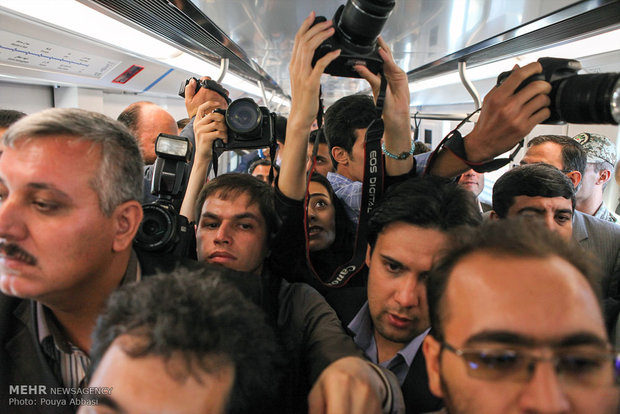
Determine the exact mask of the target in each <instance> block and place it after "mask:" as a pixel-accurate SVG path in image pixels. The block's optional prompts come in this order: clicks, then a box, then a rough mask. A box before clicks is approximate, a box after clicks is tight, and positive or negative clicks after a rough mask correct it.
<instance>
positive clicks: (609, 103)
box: [497, 57, 620, 125]
mask: <svg viewBox="0 0 620 414" xmlns="http://www.w3.org/2000/svg"><path fill="white" fill-rule="evenodd" d="M538 62H539V63H540V64H541V65H542V68H543V71H542V73H539V74H536V75H533V76H530V77H529V78H527V79H526V80H524V81H523V82H522V83H521V85H519V87H518V88H517V90H516V91H515V92H518V91H519V90H521V89H523V88H524V87H525V86H527V85H528V84H529V83H530V82H534V81H537V80H544V81H547V82H549V83H550V84H551V92H550V93H549V98H550V99H551V104H550V105H549V109H550V110H551V116H550V117H549V118H548V119H546V120H545V121H544V122H543V124H563V123H566V122H570V123H574V124H615V125H618V123H620V73H598V74H585V75H578V74H577V72H578V71H579V70H580V69H581V63H579V61H577V60H573V59H560V58H551V57H544V58H540V59H538ZM511 73H512V71H509V72H503V73H501V74H500V75H499V76H498V78H497V85H500V84H501V83H502V82H503V81H504V80H505V79H506V78H507V77H508V76H509V75H510V74H511Z"/></svg>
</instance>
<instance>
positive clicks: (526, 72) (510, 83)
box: [498, 62, 542, 95]
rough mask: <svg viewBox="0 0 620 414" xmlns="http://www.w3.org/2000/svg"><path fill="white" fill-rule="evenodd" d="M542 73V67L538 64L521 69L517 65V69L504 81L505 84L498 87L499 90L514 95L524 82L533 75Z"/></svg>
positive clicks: (534, 63) (531, 64)
mask: <svg viewBox="0 0 620 414" xmlns="http://www.w3.org/2000/svg"><path fill="white" fill-rule="evenodd" d="M541 72H542V66H541V65H540V63H538V62H532V63H530V64H528V65H525V66H523V67H522V68H520V67H519V66H518V65H515V68H514V69H513V70H512V73H511V74H510V76H508V77H507V78H506V80H504V82H503V83H502V84H501V85H500V86H499V87H498V90H500V91H504V92H505V93H507V94H509V95H512V94H514V92H515V90H516V89H517V88H518V87H519V85H521V84H522V83H523V81H524V80H526V79H527V78H529V77H530V76H532V75H536V74H537V73H541Z"/></svg>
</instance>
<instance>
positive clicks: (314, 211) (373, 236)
mask: <svg viewBox="0 0 620 414" xmlns="http://www.w3.org/2000/svg"><path fill="white" fill-rule="evenodd" d="M314 17H315V16H314V14H311V15H310V16H308V17H307V18H306V20H305V21H304V22H303V23H302V25H301V27H300V29H299V31H298V33H297V36H296V38H295V45H294V49H293V54H292V58H291V62H290V65H289V70H290V74H291V96H292V106H291V110H290V113H289V117H288V122H287V127H286V140H285V142H281V143H280V150H279V151H278V154H269V156H270V157H274V158H276V157H277V161H276V160H275V159H274V162H273V163H272V162H271V161H270V160H268V158H264V157H260V156H259V157H255V158H257V159H251V158H249V157H248V158H247V160H245V161H246V163H247V165H248V167H247V169H246V170H244V171H243V172H237V173H235V172H230V173H225V174H220V175H218V176H217V177H215V178H209V172H210V166H211V165H212V162H213V160H214V157H216V156H217V154H216V152H215V151H214V150H213V148H214V143H215V141H216V140H218V139H219V140H222V142H224V143H226V142H227V141H228V134H227V127H226V122H225V119H224V115H223V114H222V113H221V112H218V111H215V109H226V108H227V107H228V104H229V103H230V99H229V97H228V96H227V92H226V91H225V90H224V89H223V88H217V89H209V88H207V87H202V88H199V89H197V90H196V84H195V82H196V80H191V81H189V82H188V84H187V86H186V89H185V103H186V109H187V115H188V118H187V119H186V120H182V121H183V122H181V121H179V122H180V124H177V122H176V121H175V120H174V119H173V118H172V116H171V115H170V114H169V113H167V112H166V111H165V110H164V109H163V108H160V107H158V106H157V105H155V104H153V103H150V102H137V103H134V104H132V105H130V106H129V107H128V108H127V109H126V110H124V111H123V112H122V114H120V115H119V117H118V120H112V119H109V118H107V117H105V116H103V115H100V114H97V113H93V112H89V111H85V110H80V109H49V110H45V111H42V112H39V113H35V114H31V115H28V116H26V115H25V114H23V113H19V112H17V111H0V121H2V123H1V124H0V134H1V135H2V141H1V145H0V150H1V151H2V154H1V155H0V292H1V293H0V409H1V410H2V411H3V412H4V410H6V409H8V411H6V412H11V413H34V412H39V413H51V412H53V413H75V412H76V411H79V412H80V413H99V412H119V413H125V412H130V413H142V412H144V413H158V412H161V413H164V412H166V413H171V412H173V413H202V412H206V413H229V414H232V413H250V412H252V413H255V412H256V413H305V412H309V413H331V414H341V413H351V414H354V413H381V412H383V413H431V412H441V413H449V414H469V413H509V412H524V413H525V412H528V413H529V412H540V413H569V412H570V413H582V414H597V413H600V414H612V413H617V412H618V409H619V407H620V388H619V387H618V384H619V380H620V354H619V353H617V352H616V351H615V348H614V347H617V346H620V327H619V326H618V325H619V322H618V314H619V313H620V227H618V224H617V223H616V218H615V216H614V214H613V213H611V212H610V210H609V209H607V208H606V207H605V204H604V203H603V198H602V191H603V189H604V188H605V186H606V185H607V184H608V181H609V180H610V178H611V176H612V172H613V167H614V165H615V162H616V152H615V147H614V144H613V143H612V142H610V141H609V140H608V139H607V138H605V137H603V136H601V135H598V134H594V133H583V134H580V135H578V136H576V137H574V138H571V137H565V136H556V135H544V136H539V137H536V138H534V139H532V140H530V141H529V142H528V147H527V151H526V153H525V155H524V157H523V159H522V160H521V164H522V165H519V166H517V167H515V168H512V169H510V170H509V171H508V172H506V173H505V174H504V175H502V176H501V177H500V178H499V179H498V180H497V181H496V183H495V184H494V186H493V197H492V203H491V205H488V204H486V203H484V202H482V201H481V200H479V199H478V197H479V195H480V193H481V191H482V189H483V187H484V175H483V172H482V171H485V170H486V168H485V167H486V166H488V165H490V163H491V162H492V160H493V159H494V158H495V157H497V156H499V155H501V154H502V153H504V152H506V151H507V150H509V149H510V148H512V147H513V146H514V145H516V144H517V143H518V142H519V141H520V140H521V139H523V137H525V136H526V135H528V134H529V133H530V131H531V130H532V129H533V128H534V126H536V125H537V124H538V123H540V122H542V121H543V120H544V119H546V118H547V117H548V116H549V110H548V108H547V106H548V105H549V98H548V96H547V94H548V93H549V92H550V89H551V86H550V85H549V84H548V83H547V82H545V81H534V82H530V83H529V84H528V85H527V86H525V87H523V88H519V86H520V85H521V84H522V82H523V81H524V80H525V79H527V78H528V77H530V76H531V75H533V74H536V73H538V72H540V71H541V67H540V64H538V63H533V64H529V65H526V66H523V67H516V68H515V69H514V70H513V71H512V74H511V75H510V76H509V77H508V78H507V79H506V80H505V81H504V82H503V83H502V84H501V85H500V86H498V87H496V88H494V89H493V90H492V91H491V92H490V93H489V94H488V95H487V96H486V98H485V100H484V103H483V106H482V110H481V113H480V117H479V119H478V121H477V123H476V125H475V126H474V128H473V130H472V131H471V132H470V133H469V134H468V135H467V136H465V137H463V138H462V148H463V151H460V152H455V151H454V150H453V149H451V148H453V147H449V146H444V147H440V148H436V149H435V150H434V151H426V150H425V149H424V148H422V149H419V148H418V149H416V147H420V145H417V146H416V143H415V142H412V139H411V129H410V118H409V99H410V93H409V86H408V80H407V76H406V74H405V73H404V71H403V70H402V69H400V68H399V67H398V66H397V65H396V63H395V62H394V59H393V57H392V55H391V51H390V49H389V47H388V46H387V44H386V43H385V42H384V41H383V40H382V39H381V38H379V40H378V45H379V53H380V55H381V57H382V59H383V61H384V67H383V75H384V76H385V80H386V82H387V87H386V90H385V96H384V103H383V110H382V115H381V119H382V122H383V136H382V153H383V154H382V155H381V156H382V161H383V165H384V175H385V177H384V183H383V187H384V189H383V190H384V191H383V194H381V196H380V197H379V198H378V199H377V200H375V201H374V202H373V203H372V205H370V204H369V203H368V202H366V203H365V200H366V198H365V193H364V192H365V191H367V189H365V188H364V184H363V181H364V176H365V174H366V172H365V168H366V167H367V160H368V158H369V155H368V154H366V153H365V140H366V135H367V132H368V129H369V125H370V124H371V123H372V122H373V121H375V118H377V111H376V106H375V104H376V101H377V99H378V95H379V94H380V84H381V77H380V75H377V74H374V73H372V72H370V71H369V70H368V69H367V68H366V67H364V66H361V65H357V66H355V67H354V69H355V70H356V71H357V72H358V73H359V75H360V76H361V77H362V78H364V79H366V80H367V81H368V83H369V85H370V87H371V89H372V91H373V96H362V95H355V96H349V97H345V98H342V99H341V100H339V101H337V102H336V103H334V104H333V105H331V106H330V107H329V108H328V109H327V111H326V113H325V119H324V124H323V125H322V126H321V128H318V129H317V128H316V126H317V125H316V115H317V113H318V109H319V108H318V105H319V84H320V79H321V75H322V73H323V71H324V70H325V68H326V67H327V65H328V64H329V63H330V62H331V61H333V60H334V59H335V58H336V57H337V56H338V54H339V51H338V50H336V51H333V52H330V53H328V54H326V55H325V56H324V57H322V58H321V59H319V60H318V61H316V62H315V63H314V65H313V64H312V62H313V56H314V51H315V49H316V48H317V46H318V45H320V44H321V43H322V42H323V41H324V40H325V39H327V38H328V37H330V36H331V35H333V32H334V29H333V27H332V24H331V22H330V21H326V22H321V23H317V24H314V25H313V22H314ZM203 79H208V77H204V78H203ZM160 133H165V134H171V135H177V134H180V135H181V136H184V137H186V138H187V139H188V140H189V142H191V145H192V148H193V151H192V155H191V157H190V160H189V165H188V170H189V171H190V175H189V179H188V182H187V186H186V189H185V193H184V198H183V199H182V202H181V203H180V206H179V207H180V208H179V212H178V214H180V215H182V216H184V217H186V218H187V219H188V220H189V222H190V223H191V224H193V225H194V226H195V235H196V256H197V260H193V259H191V258H187V257H179V256H175V255H171V254H169V253H166V252H160V251H145V250H144V249H140V248H137V247H136V246H134V244H133V240H134V238H135V236H136V233H137V232H138V229H139V227H140V224H141V222H142V219H143V216H144V214H143V210H142V204H143V203H147V202H150V201H152V199H153V198H152V196H151V195H150V194H148V193H149V189H150V179H151V176H152V164H153V163H154V162H155V159H156V154H155V149H154V148H155V139H156V138H157V136H158V135H159V134H160ZM276 164H277V171H270V170H271V169H272V168H273V167H272V166H273V165H276ZM370 207H372V208H370ZM352 257H358V258H359V259H360V263H361V266H357V265H355V266H353V267H355V272H354V274H349V273H350V272H348V270H347V268H346V267H345V268H344V270H342V269H343V265H345V264H347V263H348V261H349V260H351V259H352ZM338 272H341V275H345V274H346V275H347V278H346V279H345V280H346V283H334V280H335V281H342V280H343V279H342V278H338V277H337V276H338V275H339V274H338ZM342 272H344V273H342ZM335 276H336V277H335ZM334 277H335V278H334ZM58 390H62V392H59V391H58Z"/></svg>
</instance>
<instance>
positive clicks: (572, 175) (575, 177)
mask: <svg viewBox="0 0 620 414" xmlns="http://www.w3.org/2000/svg"><path fill="white" fill-rule="evenodd" d="M566 176H567V177H568V178H569V179H570V180H571V181H572V182H573V187H575V188H577V186H578V185H579V183H580V182H581V173H580V172H579V171H571V172H569V173H566Z"/></svg>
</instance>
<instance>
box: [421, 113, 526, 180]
mask: <svg viewBox="0 0 620 414" xmlns="http://www.w3.org/2000/svg"><path fill="white" fill-rule="evenodd" d="M478 111H480V109H478V110H476V111H474V112H472V113H471V114H469V115H468V116H467V117H466V118H465V119H463V120H462V121H461V122H460V123H459V124H458V125H457V126H456V128H454V129H453V130H452V131H450V133H448V135H446V136H445V138H444V139H442V140H441V142H440V143H439V145H438V146H437V149H436V150H435V151H433V154H432V155H431V158H430V159H429V161H428V163H427V165H426V170H425V171H424V173H425V174H428V173H429V171H430V168H431V166H432V165H433V162H434V161H435V158H436V156H437V154H438V153H439V150H440V149H441V148H442V147H445V148H447V149H448V150H450V152H452V154H454V156H456V157H457V158H458V159H460V160H461V161H463V162H464V163H465V164H467V166H469V167H470V168H471V169H472V170H474V171H476V172H478V173H486V172H490V171H495V170H498V169H500V168H502V167H503V166H505V165H506V164H508V163H509V162H511V161H512V160H513V159H514V158H515V156H516V155H517V153H518V152H519V150H520V149H521V148H522V147H523V142H524V140H521V141H520V142H519V143H518V144H517V146H516V147H515V149H514V150H513V151H512V152H511V153H510V155H509V156H508V158H496V159H493V160H491V161H487V162H471V161H469V160H468V159H467V154H466V152H465V140H464V139H463V136H462V135H461V133H460V132H459V128H460V127H461V126H463V124H465V122H467V121H468V120H469V119H470V118H471V117H472V116H473V115H474V114H475V113H477V112H478Z"/></svg>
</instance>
